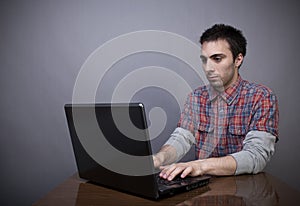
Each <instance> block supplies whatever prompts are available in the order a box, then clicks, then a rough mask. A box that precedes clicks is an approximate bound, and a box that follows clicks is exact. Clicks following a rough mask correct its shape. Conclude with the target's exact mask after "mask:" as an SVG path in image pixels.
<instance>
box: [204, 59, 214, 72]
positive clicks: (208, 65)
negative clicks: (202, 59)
mask: <svg viewBox="0 0 300 206" xmlns="http://www.w3.org/2000/svg"><path fill="white" fill-rule="evenodd" d="M204 69H205V71H207V72H213V71H215V66H214V64H213V62H211V61H209V60H208V61H207V62H206V64H205V66H204Z"/></svg>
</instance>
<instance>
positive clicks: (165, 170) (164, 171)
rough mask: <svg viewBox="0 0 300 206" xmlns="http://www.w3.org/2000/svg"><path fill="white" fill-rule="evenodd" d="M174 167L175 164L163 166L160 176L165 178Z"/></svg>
mask: <svg viewBox="0 0 300 206" xmlns="http://www.w3.org/2000/svg"><path fill="white" fill-rule="evenodd" d="M175 169H176V164H171V165H169V166H165V168H164V169H163V170H162V171H161V173H160V174H161V177H162V178H164V179H167V178H168V177H169V175H170V174H171V173H172V172H173V171H174V170H175Z"/></svg>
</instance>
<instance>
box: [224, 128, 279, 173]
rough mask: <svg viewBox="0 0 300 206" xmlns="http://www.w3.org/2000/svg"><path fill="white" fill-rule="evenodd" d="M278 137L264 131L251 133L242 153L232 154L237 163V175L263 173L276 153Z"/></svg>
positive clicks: (245, 141)
mask: <svg viewBox="0 0 300 206" xmlns="http://www.w3.org/2000/svg"><path fill="white" fill-rule="evenodd" d="M275 141H276V137H275V136H274V135H272V134H271V133H268V132H264V131H250V132H248V134H247V135H246V137H245V140H244V141H243V149H242V150H241V151H240V152H237V153H233V154H230V155H231V156H232V157H233V158H234V159H235V161H236V163H237V168H236V171H235V175H239V174H244V173H249V174H256V173H259V172H261V171H262V170H263V169H264V168H265V166H266V164H267V162H269V161H270V159H271V157H272V156H273V154H274V152H275Z"/></svg>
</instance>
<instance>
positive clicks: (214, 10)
mask: <svg viewBox="0 0 300 206" xmlns="http://www.w3.org/2000/svg"><path fill="white" fill-rule="evenodd" d="M299 6H300V4H299V1H278V0H277V1H271V0H270V1H260V0H256V1H249V0H244V1H241V0H235V1H234V0H227V1H221V0H220V1H216V0H204V1H173V0H172V1H171V0H164V1H129V0H125V1H124V0H122V1H121V0H120V1H12V0H7V1H5V0H4V1H3V0H2V1H1V2H0V29H1V30H0V31H1V32H0V62H1V70H0V72H1V73H0V94H1V101H0V111H1V113H0V131H1V135H0V136H1V144H0V145H1V146H0V147H1V148H0V163H1V166H0V167H1V175H0V178H1V179H0V180H1V184H0V185H1V186H0V187H1V191H0V204H1V203H3V204H4V203H10V205H28V204H32V203H33V202H35V201H36V200H37V199H39V198H41V197H42V196H43V195H45V194H46V193H47V192H49V191H50V190H51V189H52V188H54V187H55V186H56V185H57V184H59V183H60V182H62V181H63V180H64V179H66V178H67V177H69V176H70V175H72V174H73V173H74V172H75V171H76V166H75V160H74V156H73V153H72V147H71V142H70V137H69V133H68V130H67V125H66V120H65V116H64V111H63V105H64V104H65V103H68V102H71V100H72V91H73V86H74V83H75V79H76V76H77V75H78V72H79V70H80V67H81V66H82V64H83V63H84V61H85V60H86V58H87V57H88V56H89V55H90V54H91V53H92V52H93V51H94V50H95V49H96V48H98V47H99V46H101V45H102V44H103V43H105V42H106V41H108V40H110V39H112V38H114V37H117V36H119V35H121V34H124V33H128V32H132V31H138V30H144V29H155V30H164V31H169V32H174V33H177V34H180V35H182V36H184V37H186V38H188V39H190V40H191V41H193V42H195V43H197V42H198V39H199V36H200V34H201V33H202V32H203V30H204V29H206V28H208V27H210V26H211V25H212V24H214V23H220V22H221V23H226V24H232V25H234V26H236V27H238V28H240V29H241V30H243V32H244V34H245V36H246V37H247V39H248V44H249V46H248V54H247V56H246V59H245V62H244V65H243V67H242V68H241V75H242V77H243V78H245V79H247V80H251V81H255V82H258V83H262V84H265V85H267V86H269V87H270V88H271V89H273V91H275V93H276V94H277V95H278V98H279V108H280V141H279V142H278V144H277V145H276V155H275V156H274V158H273V159H272V161H271V163H270V164H269V165H268V167H267V168H266V170H267V171H268V172H270V173H271V174H273V175H274V176H277V177H279V178H280V179H281V180H283V181H284V182H286V183H288V184H289V185H291V186H293V187H294V188H296V189H297V190H300V178H299V174H300V167H299V152H298V150H299V143H300V140H299V136H298V135H299V126H298V123H299V122H300V118H299V111H298V104H299V102H300V99H299V94H298V89H299V86H300V83H299V80H298V76H299V74H300V72H299V68H298V67H299V62H298V58H299V54H300V52H299V51H300V50H299V41H298V40H299V36H300V33H299V29H298V26H299V24H298V21H299V17H300V16H299V12H298V11H299V8H300V7H299ZM145 41H147V40H146V39H145ZM199 61H200V60H199ZM149 65H157V66H164V67H166V68H169V69H173V70H174V71H176V72H178V73H180V72H181V73H182V75H183V77H184V78H185V79H186V80H187V81H189V82H190V85H192V86H193V87H196V86H197V85H198V84H199V82H198V81H199V79H197V78H194V75H193V73H192V72H191V71H190V70H189V68H188V67H187V65H185V64H184V63H182V62H181V61H179V60H178V59H176V58H172V57H169V56H166V55H160V54H152V53H147V54H137V55H133V56H130V57H128V58H125V59H123V60H122V61H120V62H119V63H118V64H116V65H115V66H114V67H113V68H112V69H111V71H110V72H109V73H108V74H107V78H106V79H105V80H104V81H103V82H102V85H101V89H102V90H101V93H100V92H99V94H98V96H97V101H109V100H110V95H111V92H112V91H113V87H114V86H115V84H116V83H117V82H118V81H119V80H120V79H121V78H122V75H124V74H126V73H128V72H129V71H131V70H133V68H139V67H143V66H149ZM199 69H201V68H199ZM184 71H187V72H184ZM99 88H100V87H99ZM99 90H100V89H99ZM158 95H159V96H158ZM156 97H159V98H156ZM134 100H141V101H144V102H145V104H146V105H150V106H153V105H161V106H162V107H163V108H166V112H167V114H168V124H167V127H166V129H165V131H164V132H163V134H162V135H161V137H160V138H157V139H156V140H155V145H156V146H155V147H158V146H160V144H161V143H162V142H163V141H164V140H165V139H166V138H167V135H168V133H169V132H171V131H172V129H174V127H175V126H176V122H177V119H178V115H179V111H178V108H179V106H178V105H177V104H176V101H175V100H174V99H172V96H171V95H170V94H168V93H167V92H166V91H162V90H159V89H157V88H149V89H144V90H143V91H139V92H138V93H137V94H136V95H135V97H134ZM154 149H155V148H154ZM3 204H1V205H3Z"/></svg>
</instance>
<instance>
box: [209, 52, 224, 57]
mask: <svg viewBox="0 0 300 206" xmlns="http://www.w3.org/2000/svg"><path fill="white" fill-rule="evenodd" d="M219 56H221V57H225V56H226V55H225V54H223V53H217V54H213V55H211V56H209V58H214V57H219Z"/></svg>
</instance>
